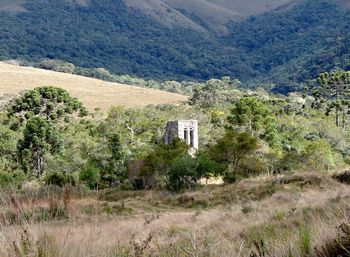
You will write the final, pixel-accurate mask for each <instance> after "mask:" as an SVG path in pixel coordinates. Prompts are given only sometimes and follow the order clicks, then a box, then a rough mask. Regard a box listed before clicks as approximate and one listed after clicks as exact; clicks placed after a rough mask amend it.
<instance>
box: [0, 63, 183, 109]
mask: <svg viewBox="0 0 350 257" xmlns="http://www.w3.org/2000/svg"><path fill="white" fill-rule="evenodd" d="M38 86H57V87H61V88H64V89H66V90H68V91H69V93H70V94H71V95H72V96H74V97H77V98H79V99H80V100H81V101H82V102H83V103H84V105H85V106H86V107H87V108H88V109H90V110H94V109H95V108H100V109H101V110H102V111H108V109H109V108H110V107H111V106H116V105H123V106H127V107H143V106H146V105H150V104H155V105H156V104H180V103H182V102H185V101H186V100H187V97H186V96H183V95H180V94H174V93H169V92H164V91H160V90H155V89H149V88H141V87H136V86H129V85H123V84H119V83H112V82H106V81H102V80H97V79H92V78H87V77H82V76H77V75H71V74H66V73H60V72H54V71H48V70H42V69H36V68H31V67H19V66H15V65H10V64H6V63H4V62H0V104H1V100H3V101H4V100H7V99H8V98H10V97H12V96H14V95H16V94H18V93H19V92H21V91H23V90H28V89H32V88H35V87H38Z"/></svg>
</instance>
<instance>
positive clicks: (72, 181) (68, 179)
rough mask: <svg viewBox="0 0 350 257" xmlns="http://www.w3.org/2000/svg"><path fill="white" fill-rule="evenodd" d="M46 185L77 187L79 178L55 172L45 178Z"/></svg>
mask: <svg viewBox="0 0 350 257" xmlns="http://www.w3.org/2000/svg"><path fill="white" fill-rule="evenodd" d="M44 181H45V184H46V185H54V186H59V187H63V186H65V185H67V184H69V185H71V186H76V185H77V184H78V182H79V181H78V177H77V176H75V174H69V173H63V172H53V173H49V174H47V175H46V176H45V179H44Z"/></svg>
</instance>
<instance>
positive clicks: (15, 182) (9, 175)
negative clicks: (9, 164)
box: [0, 171, 27, 189]
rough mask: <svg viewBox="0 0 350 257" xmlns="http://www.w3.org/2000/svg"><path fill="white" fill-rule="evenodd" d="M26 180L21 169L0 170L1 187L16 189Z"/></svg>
mask: <svg viewBox="0 0 350 257" xmlns="http://www.w3.org/2000/svg"><path fill="white" fill-rule="evenodd" d="M26 180H27V177H26V176H25V175H24V174H23V172H21V171H11V172H0V187H1V188H2V189H18V188H20V187H21V186H22V184H23V183H24V182H25V181H26Z"/></svg>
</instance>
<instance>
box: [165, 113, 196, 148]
mask: <svg viewBox="0 0 350 257" xmlns="http://www.w3.org/2000/svg"><path fill="white" fill-rule="evenodd" d="M165 131H166V132H165V144H170V143H171V141H172V140H173V139H174V138H180V139H182V140H184V141H185V142H186V143H187V144H188V145H190V146H191V148H193V149H198V121H197V120H178V121H169V122H168V123H167V125H166V130H165Z"/></svg>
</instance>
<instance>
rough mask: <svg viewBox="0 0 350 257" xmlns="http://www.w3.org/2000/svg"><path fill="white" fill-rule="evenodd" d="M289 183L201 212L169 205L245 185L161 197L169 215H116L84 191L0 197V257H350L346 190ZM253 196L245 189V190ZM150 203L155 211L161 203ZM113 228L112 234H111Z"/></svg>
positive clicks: (134, 199)
mask: <svg viewBox="0 0 350 257" xmlns="http://www.w3.org/2000/svg"><path fill="white" fill-rule="evenodd" d="M307 179H309V178H307V177H305V181H306V180H307ZM319 179H323V178H319ZM298 181H299V182H300V179H299V180H298ZM248 182H249V181H248ZM250 182H251V183H250V184H253V182H252V181H250ZM293 183H294V182H291V184H288V187H280V188H277V189H276V188H275V189H274V191H273V193H271V194H264V197H263V198H258V200H254V197H253V200H245V201H244V202H242V201H239V200H235V201H233V202H230V203H229V204H228V205H227V206H225V205H219V206H212V207H210V208H204V209H191V208H185V209H182V208H180V209H178V208H176V207H175V206H174V202H175V200H174V199H175V198H176V199H178V198H179V197H181V199H182V201H183V199H190V200H191V201H194V200H193V198H195V197H199V199H202V198H203V197H204V196H203V195H201V194H204V195H205V196H207V197H209V195H210V194H213V195H215V197H216V198H218V199H222V198H223V196H222V195H218V194H220V193H224V194H227V193H228V192H229V191H230V190H242V191H243V190H247V188H246V185H247V181H246V182H244V183H240V184H238V185H237V186H236V187H237V188H235V189H234V188H233V187H232V188H231V187H229V186H227V187H221V188H217V189H215V188H213V189H206V190H202V191H199V192H196V194H197V195H198V196H197V195H194V194H193V193H191V194H190V195H191V197H189V196H188V195H189V193H183V194H182V195H178V196H174V199H170V200H169V196H167V198H166V201H170V202H171V206H172V207H171V208H173V209H169V208H167V209H166V211H158V212H154V210H152V211H151V212H149V211H144V212H143V213H137V214H131V213H130V214H129V213H126V214H125V213H124V212H123V215H120V213H119V212H118V213H117V214H116V213H115V212H109V211H108V212H106V202H105V201H102V200H98V199H99V198H98V197H97V196H96V195H94V194H92V193H87V192H85V191H83V190H75V189H71V188H66V189H57V188H44V189H39V190H31V191H25V192H16V191H13V192H3V193H1V194H0V195H1V197H0V256H3V257H29V256H30V257H95V256H96V257H97V256H103V257H121V256H125V257H126V256H139V257H141V256H142V257H143V256H160V257H175V256H185V257H186V256H198V257H229V256H230V257H231V256H234V257H235V256H239V257H307V256H310V257H321V256H322V257H328V256H329V257H336V256H350V223H349V222H348V221H349V218H350V217H349V215H350V201H349V200H350V190H347V189H346V188H345V187H343V185H341V184H338V183H336V182H333V181H329V180H328V178H327V179H326V180H325V181H323V182H320V183H317V185H311V186H307V185H305V184H304V183H302V185H303V186H302V187H300V186H299V184H293ZM262 185H263V182H258V183H257V184H256V190H257V191H256V193H258V194H259V195H260V191H259V190H264V192H265V191H266V186H264V187H262ZM264 185H266V183H265V184H264ZM208 190H211V191H210V192H208ZM337 190H338V191H337ZM253 191H254V190H253ZM253 191H252V188H251V187H249V191H248V192H250V193H252V192H253ZM336 191H337V192H336ZM339 192H342V194H340V195H339ZM121 194H123V193H121ZM216 198H215V199H216ZM156 199H157V208H159V205H160V204H159V203H158V201H159V199H160V198H159V197H157V198H156ZM215 199H213V200H215ZM118 201H122V199H120V200H118ZM124 201H125V199H123V205H124ZM145 201H152V199H146V196H142V194H137V195H135V196H130V200H129V201H127V202H126V203H125V204H126V205H128V206H135V205H137V206H138V208H141V206H142V207H144V206H143V205H141V203H144V202H145ZM276 203H277V204H276ZM152 204H153V203H152ZM181 204H182V202H181ZM123 208H126V207H123ZM102 210H103V211H104V212H103V213H102V212H101V211H102ZM112 229H114V230H113V231H116V232H115V233H114V232H113V233H111V232H110V231H109V230H112ZM125 231H127V233H126V232H125Z"/></svg>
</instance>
